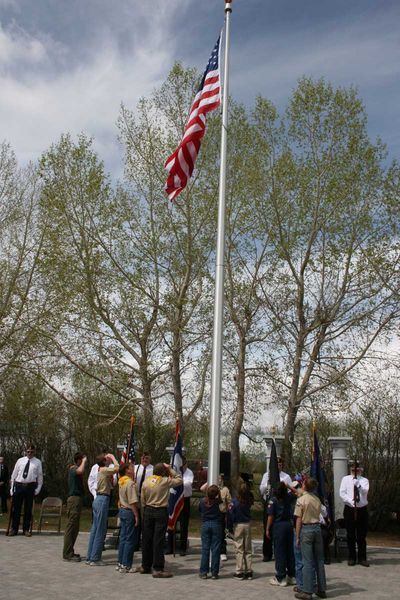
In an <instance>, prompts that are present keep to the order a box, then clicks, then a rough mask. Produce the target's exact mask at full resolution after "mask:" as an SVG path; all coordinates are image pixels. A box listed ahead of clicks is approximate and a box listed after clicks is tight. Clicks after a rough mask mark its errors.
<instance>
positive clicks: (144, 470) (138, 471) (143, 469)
mask: <svg viewBox="0 0 400 600" xmlns="http://www.w3.org/2000/svg"><path fill="white" fill-rule="evenodd" d="M153 469H154V467H153V465H152V464H151V455H150V452H145V451H143V452H142V456H141V457H140V463H139V464H138V465H137V466H136V467H135V482H136V492H137V495H138V498H139V501H140V495H141V493H142V486H143V483H144V480H145V479H147V477H150V476H151V475H153ZM141 536H142V511H139V523H138V525H137V533H136V545H135V552H137V551H138V550H139V548H140V539H141Z"/></svg>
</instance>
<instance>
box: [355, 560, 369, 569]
mask: <svg viewBox="0 0 400 600" xmlns="http://www.w3.org/2000/svg"><path fill="white" fill-rule="evenodd" d="M358 564H359V565H361V566H362V567H369V562H368V561H367V560H360V561H359V562H358Z"/></svg>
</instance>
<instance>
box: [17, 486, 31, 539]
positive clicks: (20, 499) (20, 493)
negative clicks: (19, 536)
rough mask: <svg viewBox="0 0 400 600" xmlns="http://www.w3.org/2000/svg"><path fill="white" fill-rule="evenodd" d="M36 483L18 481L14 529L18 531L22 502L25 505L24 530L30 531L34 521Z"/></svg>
mask: <svg viewBox="0 0 400 600" xmlns="http://www.w3.org/2000/svg"><path fill="white" fill-rule="evenodd" d="M35 489H36V483H28V484H22V483H16V484H15V489H14V494H13V515H12V529H13V531H14V532H15V533H18V529H19V521H20V519H21V510H22V504H23V505H24V520H23V523H22V530H23V531H29V530H30V528H31V521H32V507H33V498H34V495H35Z"/></svg>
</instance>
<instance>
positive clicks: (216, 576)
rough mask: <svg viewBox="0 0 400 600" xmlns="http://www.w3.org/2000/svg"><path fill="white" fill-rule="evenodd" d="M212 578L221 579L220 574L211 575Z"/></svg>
mask: <svg viewBox="0 0 400 600" xmlns="http://www.w3.org/2000/svg"><path fill="white" fill-rule="evenodd" d="M211 579H219V575H211Z"/></svg>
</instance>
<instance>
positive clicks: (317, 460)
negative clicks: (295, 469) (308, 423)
mask: <svg viewBox="0 0 400 600" xmlns="http://www.w3.org/2000/svg"><path fill="white" fill-rule="evenodd" d="M310 475H311V477H313V478H314V479H316V480H317V481H318V489H317V495H318V497H319V498H320V500H322V502H323V501H324V500H325V498H326V490H325V478H326V477H325V470H324V468H323V466H322V461H321V451H320V449H319V444H318V438H317V431H316V427H315V425H313V445H312V454H311V468H310Z"/></svg>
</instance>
